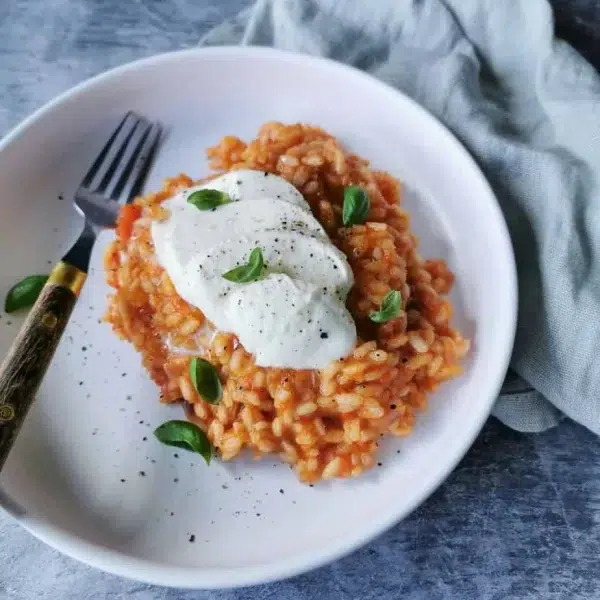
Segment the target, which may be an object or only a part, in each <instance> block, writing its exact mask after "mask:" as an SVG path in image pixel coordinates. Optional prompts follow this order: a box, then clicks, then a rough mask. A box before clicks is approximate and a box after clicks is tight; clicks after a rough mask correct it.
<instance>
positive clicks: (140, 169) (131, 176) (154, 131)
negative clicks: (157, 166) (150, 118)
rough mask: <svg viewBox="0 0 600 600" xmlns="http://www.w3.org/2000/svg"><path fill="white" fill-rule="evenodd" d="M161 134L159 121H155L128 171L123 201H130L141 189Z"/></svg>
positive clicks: (121, 198) (122, 192)
mask: <svg viewBox="0 0 600 600" xmlns="http://www.w3.org/2000/svg"><path fill="white" fill-rule="evenodd" d="M160 135H161V127H160V125H159V124H158V123H154V124H153V125H152V127H151V128H150V131H149V132H148V134H147V135H146V137H145V138H144V143H143V144H142V146H141V148H140V151H139V152H138V153H137V154H136V158H135V162H134V163H133V165H131V170H130V171H128V172H127V176H126V179H125V182H124V183H123V186H122V188H121V189H120V201H121V202H129V201H130V200H132V199H133V198H135V196H136V195H137V194H138V192H139V191H140V188H141V185H142V183H143V182H144V178H145V176H146V172H147V171H148V167H149V166H150V164H151V163H152V157H153V155H154V152H155V150H156V148H157V147H158V142H159V141H160Z"/></svg>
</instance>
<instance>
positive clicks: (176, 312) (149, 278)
mask: <svg viewBox="0 0 600 600" xmlns="http://www.w3.org/2000/svg"><path fill="white" fill-rule="evenodd" d="M208 157H209V159H210V164H211V167H212V168H213V169H214V170H215V171H216V173H217V174H222V173H225V172H229V171H232V170H242V169H243V170H248V169H250V170H256V171H261V172H263V173H266V174H272V175H277V176H279V177H281V178H283V179H285V180H286V181H287V182H289V183H290V184H292V185H293V186H294V187H295V188H296V189H297V190H298V191H299V192H300V193H301V194H302V196H303V198H304V200H305V201H306V202H308V207H307V208H306V210H307V211H308V212H310V211H311V212H312V215H314V217H315V218H316V220H317V221H318V223H316V226H317V227H319V230H320V231H321V230H322V231H323V234H322V236H323V238H326V239H325V241H324V242H323V243H325V242H326V243H327V244H333V247H332V252H336V253H337V254H339V255H340V256H341V258H342V259H343V260H344V264H347V265H349V269H348V271H349V273H350V269H351V273H350V276H351V277H353V285H351V287H350V285H348V288H349V293H348V295H347V298H345V294H344V298H345V300H346V301H345V307H347V309H348V311H349V314H350V315H351V318H352V319H353V321H354V324H353V326H352V332H354V330H355V334H354V337H352V338H348V337H346V338H345V339H346V340H348V339H351V340H352V341H351V344H352V345H354V348H353V349H352V346H350V348H351V350H350V353H349V354H348V355H347V356H343V357H339V358H336V359H334V360H331V361H330V362H328V364H326V365H323V367H322V368H311V369H308V368H302V369H294V368H289V367H281V366H279V367H273V366H258V364H257V363H260V361H259V360H258V358H257V357H258V355H256V354H252V353H250V352H249V351H248V350H247V349H246V348H245V347H244V345H243V344H242V343H241V341H240V338H243V336H242V335H241V333H240V331H229V330H227V331H226V330H222V329H220V328H218V327H216V326H215V324H214V323H213V322H212V321H210V320H209V319H208V318H207V316H205V314H204V313H203V312H202V309H203V306H195V305H193V304H192V303H190V302H187V301H186V300H184V299H183V298H182V297H181V294H180V293H178V291H177V290H179V288H178V289H177V290H176V287H177V286H176V285H175V284H174V279H173V278H172V277H170V276H169V274H168V273H167V271H166V270H165V268H164V265H163V264H161V261H159V260H158V259H157V251H156V248H155V241H154V239H153V237H152V227H153V224H156V223H157V222H165V221H166V220H168V219H169V210H168V209H166V208H165V206H164V204H163V203H164V202H165V201H167V200H169V199H170V198H172V197H174V196H175V195H177V194H181V193H182V192H183V191H184V190H186V189H188V188H190V187H192V186H195V185H197V184H198V183H199V182H195V181H193V180H192V179H191V178H189V177H188V176H186V175H179V176H178V177H175V178H173V179H168V180H167V181H166V182H165V184H164V187H163V189H162V190H161V191H159V192H158V193H154V194H150V195H148V196H146V197H142V198H137V199H136V200H135V201H134V203H133V204H131V205H127V206H125V207H123V209H122V211H121V215H120V218H119V222H118V227H117V232H116V233H117V235H116V239H115V241H114V242H112V243H111V245H110V246H109V248H108V250H107V252H106V256H105V269H106V277H107V281H108V283H109V285H110V286H111V287H112V288H113V292H112V294H111V295H110V296H109V304H108V311H107V315H106V320H107V321H108V322H109V323H110V324H111V325H112V327H113V329H114V331H115V332H116V333H117V334H118V335H119V336H120V337H121V338H123V339H126V340H128V341H130V342H131V343H132V344H133V345H134V346H135V348H136V350H137V351H138V352H139V353H140V354H141V356H142V360H143V364H144V366H145V368H146V369H147V370H148V372H149V373H150V375H151V377H152V379H153V380H154V381H155V382H156V384H157V385H158V386H159V387H160V390H161V394H160V397H161V401H162V402H167V403H174V402H182V403H183V404H184V406H185V409H186V415H187V418H188V419H189V420H190V421H192V422H193V423H195V424H196V425H198V427H199V428H200V429H201V430H202V431H203V432H205V433H206V436H207V437H208V440H209V441H210V443H211V444H212V447H213V448H214V450H215V452H216V454H217V455H218V456H219V457H220V458H221V459H223V460H230V459H232V458H235V457H236V456H238V455H239V454H240V453H241V452H242V451H244V450H245V449H247V450H249V451H251V452H252V453H253V454H254V455H255V456H256V457H261V456H264V455H266V454H272V453H276V454H279V456H280V457H281V458H282V459H283V460H284V461H285V462H287V463H289V464H290V465H293V468H294V469H295V470H296V472H297V473H298V476H299V477H300V479H301V480H302V481H305V482H315V481H318V480H321V479H330V478H333V477H354V476H357V475H360V474H361V473H362V472H363V471H364V470H366V469H368V468H370V467H371V466H373V464H374V463H375V462H376V454H377V446H378V440H379V439H380V436H381V435H384V434H392V435H395V436H406V435H408V434H409V433H410V432H411V430H412V428H413V425H414V422H415V418H416V416H417V414H418V413H419V411H422V410H424V409H425V408H426V405H427V395H428V394H429V393H430V392H433V391H434V390H435V389H436V388H437V387H438V386H439V385H440V384H442V383H444V382H445V381H447V380H449V379H451V378H453V377H456V376H457V375H459V374H460V373H461V366H460V361H461V359H462V358H463V357H464V356H465V355H466V353H467V351H468V347H469V344H468V341H467V340H465V339H464V338H463V337H462V335H461V334H460V333H459V332H458V331H456V330H455V329H453V328H452V327H451V325H450V320H451V317H452V305H451V303H450V302H449V300H448V298H447V294H448V293H449V291H450V289H451V286H452V283H453V275H452V273H451V272H450V271H449V269H448V267H447V266H446V264H445V263H444V261H443V260H439V259H434V260H425V259H423V258H421V256H420V255H419V253H418V250H417V245H418V241H417V239H416V238H415V236H414V235H413V234H412V233H411V232H410V228H409V218H408V215H407V214H406V212H405V211H404V210H403V209H402V208H401V203H400V200H401V198H400V196H401V192H400V185H399V183H398V181H397V180H396V179H394V178H393V177H392V176H391V175H389V174H388V173H386V172H383V171H377V170H374V169H372V168H370V166H369V163H368V161H367V160H365V159H363V158H360V157H359V156H357V155H355V154H352V153H348V152H346V151H345V150H344V149H343V148H342V147H341V146H340V144H339V143H338V142H337V140H336V139H335V138H334V137H332V136H330V135H328V134H327V133H326V132H324V131H323V130H322V129H319V128H316V127H312V126H308V125H303V124H295V125H283V124H280V123H267V124H265V125H264V126H262V127H261V129H260V130H259V132H258V137H257V138H256V139H254V140H252V141H251V142H249V143H246V142H244V141H242V140H240V139H239V138H237V137H232V136H227V137H225V138H223V139H222V140H221V142H220V143H219V144H218V145H216V146H214V147H212V148H210V149H209V150H208ZM349 188H352V189H360V190H363V191H364V192H365V193H366V195H367V196H368V204H367V205H365V206H364V212H365V214H364V219H362V220H361V221H360V222H359V224H355V223H348V221H347V220H346V218H345V216H344V214H343V213H345V212H346V207H345V202H344V199H345V190H348V189H349ZM294 192H295V191H294ZM300 201H301V202H304V201H303V200H302V198H300ZM211 206H212V205H211ZM215 206H216V204H215ZM309 209H310V211H309ZM211 210H215V209H214V208H213V209H211ZM294 210H296V209H295V208H294ZM356 210H358V211H359V212H360V207H359V209H356ZM206 214H210V213H206ZM310 218H311V219H312V216H311V217H310ZM319 224H320V226H319ZM226 235H228V232H226V231H224V232H223V236H226ZM229 235H230V233H229ZM315 235H319V233H318V232H317V233H316V234H315ZM276 239H277V238H276ZM339 251H341V254H340V252H339ZM344 256H345V259H344ZM254 258H256V259H257V260H258V257H257V256H254ZM260 259H261V261H262V257H260ZM346 261H347V262H346ZM260 266H261V268H262V262H261V265H260ZM240 268H241V267H237V269H240ZM265 268H266V267H265ZM237 269H233V270H232V271H231V272H230V273H232V272H233V271H236V270H237ZM335 269H338V267H337V266H336V267H335ZM230 273H226V274H225V275H224V276H229V275H230ZM236 276H238V281H241V282H243V281H248V280H247V279H246V280H245V279H242V278H241V277H243V276H244V274H243V273H242V274H240V273H238V274H237V275H236ZM226 278H227V279H230V280H231V281H234V279H232V278H231V277H226ZM234 285H235V284H234ZM238 285H245V284H244V283H240V284H238ZM179 291H180V290H179ZM346 292H347V290H346ZM186 297H187V296H186ZM344 298H342V299H341V300H340V302H341V307H342V308H341V310H344V311H345V308H344V302H343V299H344ZM204 310H205V311H206V310H207V307H204ZM346 314H347V313H346ZM374 315H375V316H374ZM386 315H387V316H386ZM349 318H350V317H349ZM317 337H318V336H317ZM321 337H322V338H323V337H327V336H326V335H325V334H324V333H323V332H321ZM354 339H356V343H355V344H354ZM318 341H319V340H318V339H317V342H318ZM327 341H329V340H327ZM317 342H315V343H317ZM315 348H318V346H315ZM198 357H202V359H203V360H204V361H208V363H210V364H209V367H210V366H212V368H214V370H215V371H216V373H217V375H218V380H217V383H218V382H219V381H220V385H221V386H222V389H219V397H218V401H210V402H209V401H207V400H206V398H203V397H202V395H200V393H199V392H198V387H197V382H196V381H195V380H194V379H195V378H194V376H193V373H191V371H190V363H191V362H192V361H194V360H196V359H198ZM213 400H214V399H213Z"/></svg>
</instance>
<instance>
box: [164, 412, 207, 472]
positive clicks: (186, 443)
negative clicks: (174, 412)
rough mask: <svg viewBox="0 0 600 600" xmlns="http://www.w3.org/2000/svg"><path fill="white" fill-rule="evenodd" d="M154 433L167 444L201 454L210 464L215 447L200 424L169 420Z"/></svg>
mask: <svg viewBox="0 0 600 600" xmlns="http://www.w3.org/2000/svg"><path fill="white" fill-rule="evenodd" d="M154 435H155V436H156V439H157V440H158V441H159V442H162V443H163V444H165V445H167V446H175V447H176V448H183V449H184V450H189V451H190V452H196V453H197V454H200V455H201V456H202V457H203V458H204V460H205V461H206V464H207V465H209V464H210V459H211V456H212V454H213V449H212V446H211V443H210V442H209V441H208V438H207V437H206V434H205V433H204V431H202V429H200V427H198V425H195V424H194V423H190V422H189V421H167V422H166V423H163V424H162V425H160V426H159V427H157V428H156V429H155V430H154Z"/></svg>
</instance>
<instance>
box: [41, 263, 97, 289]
mask: <svg viewBox="0 0 600 600" xmlns="http://www.w3.org/2000/svg"><path fill="white" fill-rule="evenodd" d="M86 277H87V275H86V274H85V273H84V272H83V271H81V270H79V269H78V268H77V267H74V266H73V265H70V264H68V263H66V262H62V261H61V262H59V263H58V264H57V265H56V266H55V267H54V269H52V273H50V277H48V283H49V284H51V285H59V286H61V287H64V288H67V289H68V290H71V292H73V294H75V296H79V292H80V291H81V288H82V287H83V284H84V283H85V280H86Z"/></svg>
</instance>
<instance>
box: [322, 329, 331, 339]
mask: <svg viewBox="0 0 600 600" xmlns="http://www.w3.org/2000/svg"><path fill="white" fill-rule="evenodd" d="M328 337H329V334H328V333H327V332H326V331H322V332H321V339H322V340H326V339H327V338H328Z"/></svg>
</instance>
